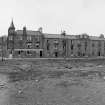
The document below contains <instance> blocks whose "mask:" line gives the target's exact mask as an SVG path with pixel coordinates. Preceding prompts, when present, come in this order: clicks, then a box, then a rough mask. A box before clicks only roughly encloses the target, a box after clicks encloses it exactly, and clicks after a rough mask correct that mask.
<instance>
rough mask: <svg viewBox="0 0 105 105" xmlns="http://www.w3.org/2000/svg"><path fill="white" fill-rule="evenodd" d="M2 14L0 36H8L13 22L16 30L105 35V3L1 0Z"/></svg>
mask: <svg viewBox="0 0 105 105" xmlns="http://www.w3.org/2000/svg"><path fill="white" fill-rule="evenodd" d="M0 13H1V15H0V35H7V34H8V27H9V26H10V23H11V20H12V19H13V21H14V25H15V28H16V30H18V29H22V28H23V27H24V26H26V27H27V29H28V30H37V29H38V28H39V27H43V32H44V33H54V34H55V33H57V34H60V33H61V31H63V30H65V31H66V33H67V34H69V35H71V34H72V35H76V34H82V33H87V34H89V35H93V36H99V35H100V34H105V0H0Z"/></svg>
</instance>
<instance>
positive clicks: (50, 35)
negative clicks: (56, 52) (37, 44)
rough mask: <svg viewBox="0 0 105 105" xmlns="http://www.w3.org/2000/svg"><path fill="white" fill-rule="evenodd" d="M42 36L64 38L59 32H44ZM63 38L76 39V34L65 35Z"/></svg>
mask: <svg viewBox="0 0 105 105" xmlns="http://www.w3.org/2000/svg"><path fill="white" fill-rule="evenodd" d="M44 36H45V37H46V38H64V36H63V35H61V34H47V33H44ZM65 38H67V39H76V36H75V35H65Z"/></svg>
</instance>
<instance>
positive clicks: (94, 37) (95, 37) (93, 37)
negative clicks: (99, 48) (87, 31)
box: [89, 36, 105, 40]
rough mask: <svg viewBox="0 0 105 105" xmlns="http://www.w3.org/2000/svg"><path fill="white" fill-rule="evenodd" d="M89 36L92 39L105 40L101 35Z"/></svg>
mask: <svg viewBox="0 0 105 105" xmlns="http://www.w3.org/2000/svg"><path fill="white" fill-rule="evenodd" d="M89 38H90V39H91V40H105V38H100V37H97V36H89Z"/></svg>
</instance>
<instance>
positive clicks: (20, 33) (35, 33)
mask: <svg viewBox="0 0 105 105" xmlns="http://www.w3.org/2000/svg"><path fill="white" fill-rule="evenodd" d="M26 32H27V35H41V33H40V32H39V31H31V30H27V31H26ZM16 33H17V35H22V34H23V30H17V31H16Z"/></svg>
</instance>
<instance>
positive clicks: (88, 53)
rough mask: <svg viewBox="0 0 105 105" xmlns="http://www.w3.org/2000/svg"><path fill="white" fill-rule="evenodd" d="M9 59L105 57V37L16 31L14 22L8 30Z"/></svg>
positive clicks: (40, 30)
mask: <svg viewBox="0 0 105 105" xmlns="http://www.w3.org/2000/svg"><path fill="white" fill-rule="evenodd" d="M7 52H8V57H13V58H62V57H67V58H70V57H97V56H105V38H104V35H100V36H99V37H96V36H89V35H87V34H85V33H84V34H81V35H67V34H66V32H65V31H64V32H62V33H61V34H47V33H43V31H42V28H39V29H38V30H37V31H31V30H27V29H26V27H23V29H22V30H15V26H14V24H13V21H12V22H11V25H10V27H9V29H8V37H7Z"/></svg>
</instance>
